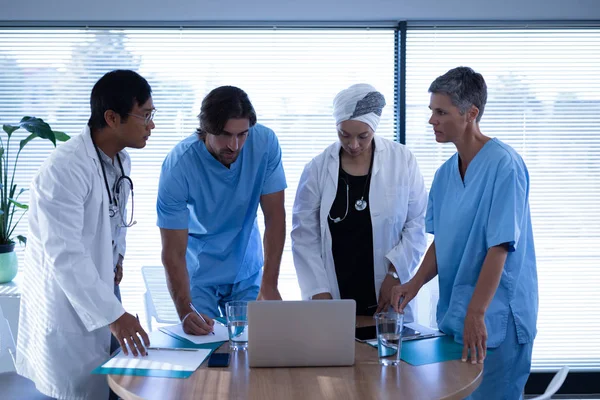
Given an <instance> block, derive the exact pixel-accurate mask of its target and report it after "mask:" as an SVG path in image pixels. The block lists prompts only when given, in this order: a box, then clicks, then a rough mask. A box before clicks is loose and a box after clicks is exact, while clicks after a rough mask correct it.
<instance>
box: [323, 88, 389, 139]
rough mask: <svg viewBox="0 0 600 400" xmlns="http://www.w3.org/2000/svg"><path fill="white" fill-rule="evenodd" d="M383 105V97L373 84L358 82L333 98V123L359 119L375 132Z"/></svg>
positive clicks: (337, 123)
mask: <svg viewBox="0 0 600 400" xmlns="http://www.w3.org/2000/svg"><path fill="white" fill-rule="evenodd" d="M383 107H385V98H384V97H383V95H382V94H381V93H379V92H378V91H377V89H375V88H374V87H373V86H371V85H368V84H366V83H358V84H356V85H352V86H350V87H349V88H348V89H344V90H342V91H341V92H339V93H338V94H337V96H335V99H333V117H334V118H335V124H336V125H339V124H340V123H342V122H343V121H348V120H353V121H361V122H364V123H365V124H367V125H369V127H370V128H371V129H372V130H373V132H375V131H376V130H377V126H378V125H379V120H380V119H381V111H382V110H383Z"/></svg>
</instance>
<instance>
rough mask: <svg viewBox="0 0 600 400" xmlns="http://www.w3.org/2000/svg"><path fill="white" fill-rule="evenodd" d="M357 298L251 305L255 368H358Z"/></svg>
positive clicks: (250, 344) (250, 347) (250, 354)
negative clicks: (356, 361)
mask: <svg viewBox="0 0 600 400" xmlns="http://www.w3.org/2000/svg"><path fill="white" fill-rule="evenodd" d="M355 325H356V302H355V301H354V300H310V301H255V302H251V303H248V357H249V361H250V366H251V367H316V366H333V365H353V364H354V347H355V342H354V328H355Z"/></svg>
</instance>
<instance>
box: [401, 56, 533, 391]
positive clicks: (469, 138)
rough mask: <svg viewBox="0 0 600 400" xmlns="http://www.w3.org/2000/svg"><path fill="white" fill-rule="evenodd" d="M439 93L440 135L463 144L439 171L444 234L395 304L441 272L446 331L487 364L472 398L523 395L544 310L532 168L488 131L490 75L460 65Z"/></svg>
mask: <svg viewBox="0 0 600 400" xmlns="http://www.w3.org/2000/svg"><path fill="white" fill-rule="evenodd" d="M429 92H430V93H431V100H430V105H429V108H430V109H431V112H432V115H431V118H430V120H429V123H430V124H431V125H432V126H433V131H434V134H435V138H436V141H437V142H438V143H453V144H454V145H455V146H456V150H457V152H456V153H455V154H454V155H453V156H452V157H451V158H450V159H449V160H448V161H446V162H445V163H444V164H443V165H442V166H441V167H440V168H439V169H438V170H437V172H436V174H435V177H434V179H433V184H432V186H431V191H430V193H429V203H428V208H427V215H426V218H425V227H426V230H427V232H429V233H431V234H433V235H434V242H433V243H432V244H431V246H430V247H429V250H428V251H427V253H426V255H425V257H424V259H423V262H422V264H421V266H420V268H419V271H418V272H417V274H416V275H415V277H414V278H413V279H412V280H410V281H409V282H407V283H406V284H404V285H398V286H396V287H395V288H394V289H393V297H392V304H395V305H396V307H397V308H398V309H400V310H402V309H403V308H404V307H405V306H406V304H408V302H409V301H411V300H412V299H413V298H414V297H415V295H416V294H417V292H418V291H419V289H420V288H421V287H422V286H423V285H424V284H425V283H427V282H428V281H430V280H431V279H432V278H433V277H434V276H436V275H438V277H439V291H440V298H439V302H438V306H437V322H438V327H439V329H440V330H441V331H443V332H444V333H446V334H448V335H450V336H453V337H454V340H455V341H457V342H458V343H461V344H463V354H462V359H463V361H464V362H467V361H470V362H472V363H484V368H483V380H482V383H481V385H480V386H479V388H478V389H477V390H476V391H475V392H474V393H473V394H472V396H471V397H470V398H473V399H485V400H493V399H519V398H522V393H523V388H524V387H525V383H526V382H527V378H528V376H529V371H530V368H531V350H532V347H533V340H534V338H535V335H536V320H537V311H538V283H537V272H536V259H535V250H534V245H533V233H532V229H531V216H530V211H529V174H528V172H527V167H526V166H525V163H524V162H523V159H522V158H521V156H519V154H517V152H516V151H515V150H514V149H513V148H512V147H510V146H508V145H507V144H505V143H503V142H501V141H500V140H498V139H495V138H494V139H493V138H490V137H488V136H485V135H484V134H483V133H481V130H480V128H479V121H480V120H481V116H482V115H483V110H484V107H485V103H486V100H487V86H486V83H485V81H484V79H483V76H481V74H478V73H476V72H474V71H473V70H472V69H471V68H467V67H459V68H455V69H452V70H450V71H448V72H447V73H446V74H444V75H442V76H440V77H438V78H437V79H436V80H435V81H433V83H432V84H431V86H430V87H429ZM488 348H490V349H494V351H493V352H490V353H489V354H488V353H487V352H486V350H487V349H488ZM484 360H485V361H484Z"/></svg>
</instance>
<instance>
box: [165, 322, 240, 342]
mask: <svg viewBox="0 0 600 400" xmlns="http://www.w3.org/2000/svg"><path fill="white" fill-rule="evenodd" d="M160 330H161V331H163V332H164V331H165V330H166V331H168V332H170V333H172V334H175V335H176V336H179V337H182V338H184V339H187V340H189V341H190V342H192V343H195V344H207V343H214V342H226V341H228V340H229V333H228V332H227V327H226V326H223V325H221V324H218V323H215V325H214V332H215V334H214V335H213V334H208V335H204V336H195V335H188V334H187V333H185V332H184V331H183V326H182V325H181V324H177V325H169V326H163V327H162V328H160ZM165 333H166V332H165ZM167 334H168V333H167Z"/></svg>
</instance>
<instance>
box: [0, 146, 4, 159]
mask: <svg viewBox="0 0 600 400" xmlns="http://www.w3.org/2000/svg"><path fill="white" fill-rule="evenodd" d="M2 156H4V147H2V146H0V158H2Z"/></svg>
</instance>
